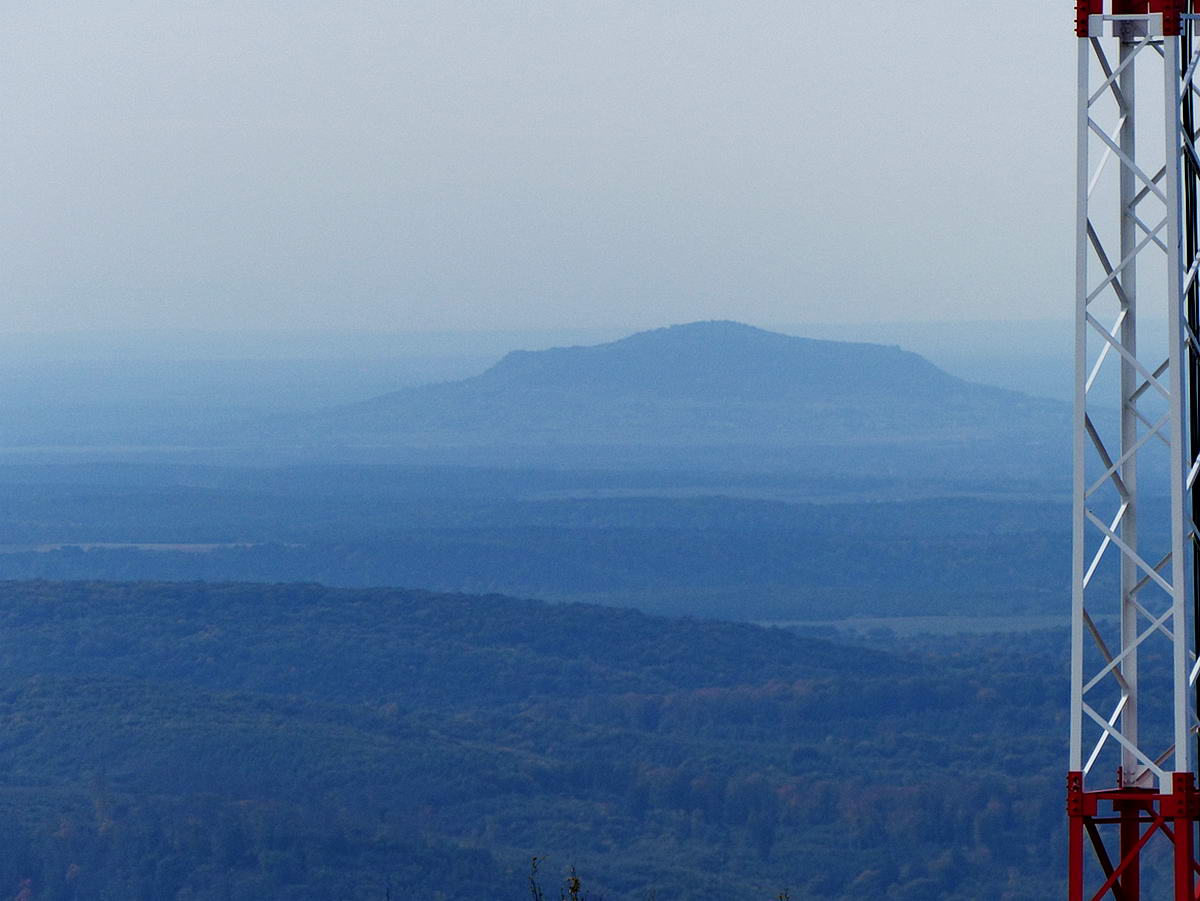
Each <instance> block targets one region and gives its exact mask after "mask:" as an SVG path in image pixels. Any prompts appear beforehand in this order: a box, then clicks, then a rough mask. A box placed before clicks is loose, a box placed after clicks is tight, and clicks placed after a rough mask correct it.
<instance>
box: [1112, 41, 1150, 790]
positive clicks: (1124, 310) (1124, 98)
mask: <svg viewBox="0 0 1200 901" xmlns="http://www.w3.org/2000/svg"><path fill="white" fill-rule="evenodd" d="M1144 33H1145V29H1142V28H1138V27H1135V25H1134V23H1127V24H1126V25H1125V27H1123V28H1121V29H1120V41H1121V50H1120V55H1119V56H1118V65H1119V67H1120V68H1121V77H1120V79H1119V82H1118V84H1119V85H1120V91H1119V92H1118V94H1119V96H1120V98H1121V99H1120V101H1119V102H1118V108H1119V110H1120V116H1121V118H1120V123H1121V124H1120V127H1119V129H1118V139H1119V141H1118V143H1119V144H1120V146H1121V152H1122V153H1124V154H1125V156H1126V157H1127V158H1128V159H1130V160H1131V161H1133V162H1135V163H1136V162H1137V158H1138V152H1137V116H1136V115H1135V113H1136V109H1135V98H1136V97H1137V66H1136V65H1134V64H1133V54H1135V53H1137V50H1136V49H1135V46H1136V43H1137V41H1138V40H1140V39H1141V38H1142V37H1143V35H1144ZM1120 172H1121V174H1120V179H1119V182H1120V184H1119V188H1118V190H1119V192H1120V201H1119V202H1120V206H1121V213H1120V215H1121V222H1120V230H1121V241H1120V246H1121V259H1122V260H1127V261H1128V262H1127V263H1126V264H1125V268H1124V270H1122V272H1121V278H1120V283H1121V291H1120V305H1121V314H1122V318H1121V329H1120V339H1121V344H1122V346H1123V347H1125V348H1126V349H1127V350H1128V351H1129V353H1130V357H1123V358H1122V359H1121V405H1120V416H1121V442H1120V449H1121V456H1122V458H1124V459H1125V462H1124V464H1122V466H1121V485H1122V488H1121V490H1120V496H1121V502H1122V503H1123V504H1125V505H1126V508H1125V515H1124V517H1123V518H1122V519H1121V538H1122V539H1124V541H1125V544H1127V545H1128V546H1129V547H1130V549H1132V550H1133V551H1137V549H1138V536H1137V516H1138V486H1137V440H1138V419H1137V406H1136V405H1137V398H1136V395H1135V392H1136V391H1137V390H1138V386H1139V385H1140V379H1139V377H1138V372H1137V369H1136V368H1135V367H1134V365H1133V363H1132V362H1131V359H1136V358H1137V318H1138V317H1137V312H1138V311H1137V263H1138V261H1137V244H1138V227H1137V210H1136V204H1137V200H1136V198H1137V194H1138V179H1137V175H1136V174H1135V173H1134V172H1133V170H1132V168H1131V167H1129V166H1122V167H1121V170H1120ZM1140 580H1141V573H1140V572H1139V570H1138V565H1137V563H1136V562H1135V561H1134V559H1133V558H1132V557H1131V556H1130V555H1129V554H1122V555H1121V647H1122V648H1130V651H1129V653H1128V655H1127V656H1126V658H1125V663H1124V664H1122V666H1121V673H1122V675H1123V676H1124V678H1125V684H1126V687H1125V692H1126V694H1127V696H1128V701H1127V703H1126V704H1125V708H1124V710H1123V711H1122V712H1121V731H1122V733H1124V734H1125V735H1126V736H1128V738H1129V740H1130V741H1131V742H1132V743H1133V744H1134V745H1137V744H1138V701H1139V696H1138V647H1137V644H1136V642H1137V636H1138V611H1137V607H1136V606H1135V604H1134V601H1135V597H1134V595H1135V593H1136V592H1137V590H1138V582H1139V581H1140ZM1138 770H1139V761H1138V760H1137V757H1136V755H1135V754H1134V753H1133V752H1132V751H1131V750H1130V749H1129V748H1125V747H1123V748H1122V749H1121V772H1122V773H1123V774H1126V775H1125V776H1124V777H1123V780H1122V781H1126V780H1127V779H1133V778H1136V777H1135V774H1136V773H1138Z"/></svg>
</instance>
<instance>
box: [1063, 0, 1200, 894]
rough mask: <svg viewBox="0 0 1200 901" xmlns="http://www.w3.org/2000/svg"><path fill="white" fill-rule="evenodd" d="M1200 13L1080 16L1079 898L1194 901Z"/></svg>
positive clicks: (1087, 10) (1074, 843) (1074, 881)
mask: <svg viewBox="0 0 1200 901" xmlns="http://www.w3.org/2000/svg"><path fill="white" fill-rule="evenodd" d="M1192 12H1193V4H1192V2H1185V0H1080V2H1078V3H1077V9H1076V13H1077V18H1076V29H1077V34H1078V37H1079V42H1078V44H1079V71H1078V77H1079V120H1078V129H1079V130H1078V140H1079V168H1078V178H1079V186H1078V187H1079V194H1078V233H1077V246H1076V251H1077V263H1076V295H1077V296H1076V311H1075V312H1076V388H1075V433H1074V434H1075V448H1074V454H1075V458H1074V466H1075V484H1074V556H1073V561H1072V578H1073V583H1074V584H1073V597H1072V614H1073V615H1072V636H1071V642H1072V648H1071V749H1070V754H1071V763H1070V773H1069V776H1068V786H1067V809H1068V815H1069V820H1070V828H1069V848H1068V857H1069V886H1070V888H1069V895H1068V897H1069V899H1070V901H1100V899H1102V898H1108V897H1111V898H1112V899H1114V901H1138V899H1140V898H1141V897H1142V894H1143V893H1145V895H1146V896H1147V897H1157V898H1169V897H1170V898H1174V899H1175V901H1197V899H1200V891H1198V886H1200V880H1198V878H1197V877H1198V875H1200V867H1198V866H1197V854H1196V839H1197V830H1196V828H1195V826H1196V819H1197V813H1198V810H1200V795H1198V794H1197V790H1196V760H1197V748H1196V740H1197V725H1198V721H1197V718H1196V710H1197V703H1196V701H1197V697H1196V691H1197V679H1196V677H1197V658H1196V648H1197V644H1198V643H1197V634H1196V628H1197V622H1198V618H1197V616H1196V606H1195V601H1196V589H1195V586H1196V585H1197V584H1200V578H1198V577H1197V575H1198V574H1197V565H1198V561H1200V553H1197V548H1198V545H1197V534H1196V528H1195V526H1194V523H1195V522H1197V521H1200V516H1198V514H1200V507H1198V506H1197V504H1198V501H1200V492H1197V491H1196V485H1195V483H1196V476H1197V473H1198V472H1200V459H1198V453H1200V336H1198V333H1200V291H1198V290H1197V269H1198V261H1200V256H1198V254H1197V250H1198V241H1200V227H1198V226H1200V219H1198V217H1197V187H1198V184H1200V180H1198V174H1200V157H1198V156H1197V151H1196V136H1197V133H1196V124H1195V118H1194V115H1193V100H1194V98H1196V97H1197V96H1200V94H1198V92H1197V86H1196V70H1197V62H1198V58H1197V55H1196V54H1195V52H1194V45H1195V43H1196V42H1195V40H1194V38H1195V36H1196V32H1197V27H1198V26H1197V23H1196V21H1195V17H1194V16H1193V15H1192ZM1139 323H1140V325H1141V334H1140V335H1139ZM1164 323H1165V327H1164Z"/></svg>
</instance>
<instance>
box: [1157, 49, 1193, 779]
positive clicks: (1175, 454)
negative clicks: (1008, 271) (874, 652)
mask: <svg viewBox="0 0 1200 901" xmlns="http://www.w3.org/2000/svg"><path fill="white" fill-rule="evenodd" d="M1162 51H1163V94H1164V110H1163V118H1164V128H1165V144H1164V147H1165V148H1166V154H1165V169H1166V173H1165V178H1164V179H1163V182H1164V192H1165V194H1166V218H1167V242H1166V243H1167V271H1166V276H1167V323H1168V329H1167V331H1168V339H1167V340H1168V341H1169V343H1170V346H1169V349H1168V350H1169V357H1168V359H1169V369H1168V372H1169V374H1170V381H1169V385H1168V387H1169V392H1170V395H1171V396H1170V416H1171V446H1170V461H1169V466H1170V472H1169V478H1170V485H1171V582H1172V588H1173V591H1172V599H1171V601H1172V608H1171V609H1172V615H1171V622H1172V630H1173V635H1174V641H1173V645H1174V647H1173V649H1172V650H1173V654H1172V664H1171V666H1172V673H1171V678H1172V691H1173V695H1174V696H1173V698H1172V716H1173V720H1174V728H1173V733H1174V760H1175V766H1174V770H1175V772H1176V773H1188V774H1190V773H1191V772H1192V763H1191V758H1192V753H1191V752H1192V740H1191V739H1192V734H1191V710H1192V697H1191V686H1190V685H1189V681H1188V673H1189V669H1190V665H1191V661H1190V660H1189V659H1188V658H1189V651H1190V650H1191V648H1190V647H1189V645H1190V642H1189V635H1190V630H1189V629H1188V628H1187V626H1188V607H1189V603H1188V602H1189V600H1190V598H1191V595H1190V591H1189V587H1190V585H1191V581H1192V567H1191V546H1192V536H1191V529H1189V528H1188V523H1189V522H1191V518H1192V510H1191V506H1192V505H1191V492H1190V491H1189V490H1188V470H1189V469H1190V468H1191V465H1190V461H1189V460H1188V454H1187V450H1186V449H1187V447H1188V445H1189V443H1190V442H1189V438H1188V435H1187V432H1186V431H1185V427H1186V424H1187V423H1188V422H1190V416H1189V411H1188V406H1187V405H1188V402H1189V390H1188V387H1189V386H1188V384H1187V364H1186V361H1187V354H1188V350H1187V346H1186V345H1185V343H1184V341H1185V334H1186V333H1185V315H1186V312H1185V306H1186V304H1185V298H1184V295H1183V275H1184V263H1183V190H1182V183H1181V180H1182V172H1181V168H1182V167H1181V163H1182V157H1181V152H1182V149H1183V138H1182V133H1181V129H1180V122H1181V119H1180V102H1181V91H1180V75H1179V73H1180V65H1179V41H1178V40H1177V39H1172V38H1164V40H1163V46H1162ZM1166 789H1167V787H1166V786H1163V790H1164V791H1166Z"/></svg>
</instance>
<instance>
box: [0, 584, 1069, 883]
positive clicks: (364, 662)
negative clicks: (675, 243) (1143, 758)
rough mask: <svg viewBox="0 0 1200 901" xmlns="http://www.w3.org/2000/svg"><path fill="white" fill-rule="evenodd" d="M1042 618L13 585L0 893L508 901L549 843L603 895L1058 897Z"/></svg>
mask: <svg viewBox="0 0 1200 901" xmlns="http://www.w3.org/2000/svg"><path fill="white" fill-rule="evenodd" d="M1057 641H1058V639H1057V638H1055V639H1054V641H1050V640H1049V639H1047V640H1045V641H1043V642H1042V644H1044V649H1042V650H1037V647H1038V642H1037V641H1031V642H1029V643H1027V644H1028V645H1029V646H1030V647H1032V648H1033V650H1030V651H1027V652H1026V653H1024V654H1023V655H1019V656H1015V657H1014V656H1013V655H1012V653H1011V652H1007V653H1004V654H1001V653H999V652H990V651H988V650H987V645H986V644H985V643H981V645H980V646H979V647H978V648H972V649H971V651H972V653H971V654H966V653H960V652H959V651H961V650H962V649H961V648H960V649H957V650H955V651H953V652H950V651H947V652H946V653H939V654H930V653H928V652H926V651H922V652H919V653H918V652H915V651H912V652H901V651H899V650H896V649H893V650H891V651H871V650H863V649H854V648H845V647H839V646H836V645H833V644H828V643H825V642H821V641H817V640H812V639H805V638H802V637H799V636H796V635H794V634H791V633H788V632H784V631H780V630H764V629H759V628H756V627H753V626H748V625H736V624H725V623H716V622H702V621H689V620H668V619H659V618H654V617H649V616H646V615H644V614H640V613H636V612H633V611H627V610H614V609H607V608H599V607H589V606H582V605H564V606H546V605H542V604H539V603H535V602H529V601H520V600H514V599H511V598H502V597H495V596H491V597H469V596H461V595H458V596H454V595H437V594H431V593H428V592H411V591H398V590H372V591H350V590H336V589H328V588H323V587H320V586H315V585H245V584H243V585H236V584H226V585H205V584H199V583H192V584H169V583H159V584H154V583H127V584H113V583H49V582H35V583H14V582H8V583H0V846H2V847H3V848H4V849H5V853H4V854H2V855H0V895H3V893H5V892H8V893H10V894H11V895H15V894H16V893H17V892H18V890H19V888H20V886H21V885H22V884H23V883H24V881H25V880H28V884H27V885H28V888H29V891H30V892H32V895H31V897H33V898H38V899H41V898H54V899H82V898H118V897H119V898H122V899H143V898H144V899H161V898H192V899H247V901H248V899H263V898H281V899H282V898H287V899H310V898H311V899H368V898H381V899H382V898H387V897H389V896H390V897H391V898H419V899H432V898H438V897H443V898H448V899H485V898H486V899H507V898H512V899H520V898H523V897H528V889H527V888H526V887H525V875H524V873H525V867H526V865H527V861H528V858H529V857H530V856H532V855H534V854H537V855H544V856H546V857H547V858H548V862H547V863H546V864H544V865H543V872H544V873H546V874H548V876H549V877H550V879H549V881H553V878H554V877H555V876H556V875H558V874H559V873H561V871H562V868H563V867H565V866H567V865H569V864H571V863H574V864H575V865H576V866H578V868H579V869H580V871H581V873H582V874H583V875H584V877H585V882H586V884H587V885H588V887H589V888H590V889H591V890H592V891H593V892H595V893H596V894H597V895H603V897H605V898H608V899H611V901H624V899H636V901H642V899H644V898H646V897H647V896H648V894H649V893H651V892H655V893H656V897H657V898H659V899H661V901H668V899H685V898H686V899H713V901H717V899H721V901H732V899H741V898H745V899H764V901H765V899H769V898H774V897H775V896H776V894H777V893H778V892H779V891H780V890H781V889H782V888H784V887H788V888H790V890H791V894H792V897H793V898H832V899H840V898H845V899H857V898H879V897H885V896H886V897H889V898H899V899H906V898H911V899H939V898H942V899H974V898H984V897H987V898H1009V899H1033V898H1044V897H1047V896H1048V895H1049V894H1052V892H1051V891H1048V887H1049V888H1051V889H1052V888H1053V887H1054V886H1055V885H1056V882H1055V880H1056V878H1057V872H1058V869H1057V859H1058V856H1059V855H1058V853H1057V847H1058V844H1059V843H1060V839H1061V832H1062V830H1061V828H1060V819H1061V808H1062V805H1061V790H1060V789H1061V785H1060V783H1061V773H1060V769H1061V767H1060V763H1061V761H1060V757H1061V749H1060V741H1059V738H1060V735H1061V734H1062V733H1063V730H1064V728H1065V727H1064V723H1063V714H1062V710H1061V704H1060V703H1059V701H1060V700H1061V697H1060V696H1061V695H1062V692H1061V691H1060V682H1061V679H1062V676H1061V673H1060V672H1059V669H1060V661H1059V659H1058V650H1059V648H1058V646H1057ZM1018 824H1019V826H1020V828H1017V826H1018ZM1030 836H1035V837H1036V840H1031V839H1030ZM1047 849H1050V850H1049V851H1048V850H1047ZM555 895H556V892H555Z"/></svg>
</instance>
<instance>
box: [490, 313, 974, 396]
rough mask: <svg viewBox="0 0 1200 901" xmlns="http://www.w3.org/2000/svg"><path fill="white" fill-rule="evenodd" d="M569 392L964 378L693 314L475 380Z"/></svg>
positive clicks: (863, 387) (909, 359)
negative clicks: (695, 317) (690, 318)
mask: <svg viewBox="0 0 1200 901" xmlns="http://www.w3.org/2000/svg"><path fill="white" fill-rule="evenodd" d="M473 381H475V382H476V383H477V384H485V383H490V384H497V385H499V384H503V385H505V386H508V387H529V388H539V389H557V390H567V391H610V392H632V393H635V394H641V393H643V392H651V393H654V394H657V395H661V396H671V397H697V398H709V399H711V398H713V397H735V398H739V399H743V400H753V399H755V398H759V399H763V398H767V397H779V396H781V395H782V396H796V397H799V396H803V395H811V396H814V398H815V395H817V394H824V395H826V396H836V397H847V396H856V395H869V394H888V395H895V394H905V393H911V392H934V393H937V392H945V391H948V390H955V388H956V386H958V385H961V384H963V383H962V382H960V381H959V380H958V379H955V378H954V377H953V376H950V375H948V374H947V373H945V372H942V371H941V370H940V369H938V368H937V367H936V366H934V365H933V364H932V363H930V362H929V361H927V360H925V359H924V358H922V357H919V356H917V355H916V354H913V353H908V352H906V351H902V350H900V348H898V347H885V346H882V345H877V344H846V343H841V342H837V341H818V340H813V339H811V338H795V337H792V336H789V335H782V334H779V333H777V332H769V331H766V330H764V329H760V328H755V327H754V326H750V325H743V324H742V323H739V322H728V321H725V322H693V323H689V324H687V325H673V326H670V327H668V328H660V329H654V330H653V331H648V332H639V333H637V334H635V335H630V336H629V337H628V338H622V339H621V340H619V341H613V342H611V343H609V344H600V345H596V346H593V347H560V348H554V349H552V350H543V351H514V352H512V353H510V354H508V356H506V357H505V358H504V359H503V360H501V361H500V362H499V363H497V364H496V365H495V366H493V367H492V368H491V369H490V370H488V371H487V372H486V373H484V374H483V375H482V376H479V377H478V379H476V380H473Z"/></svg>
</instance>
